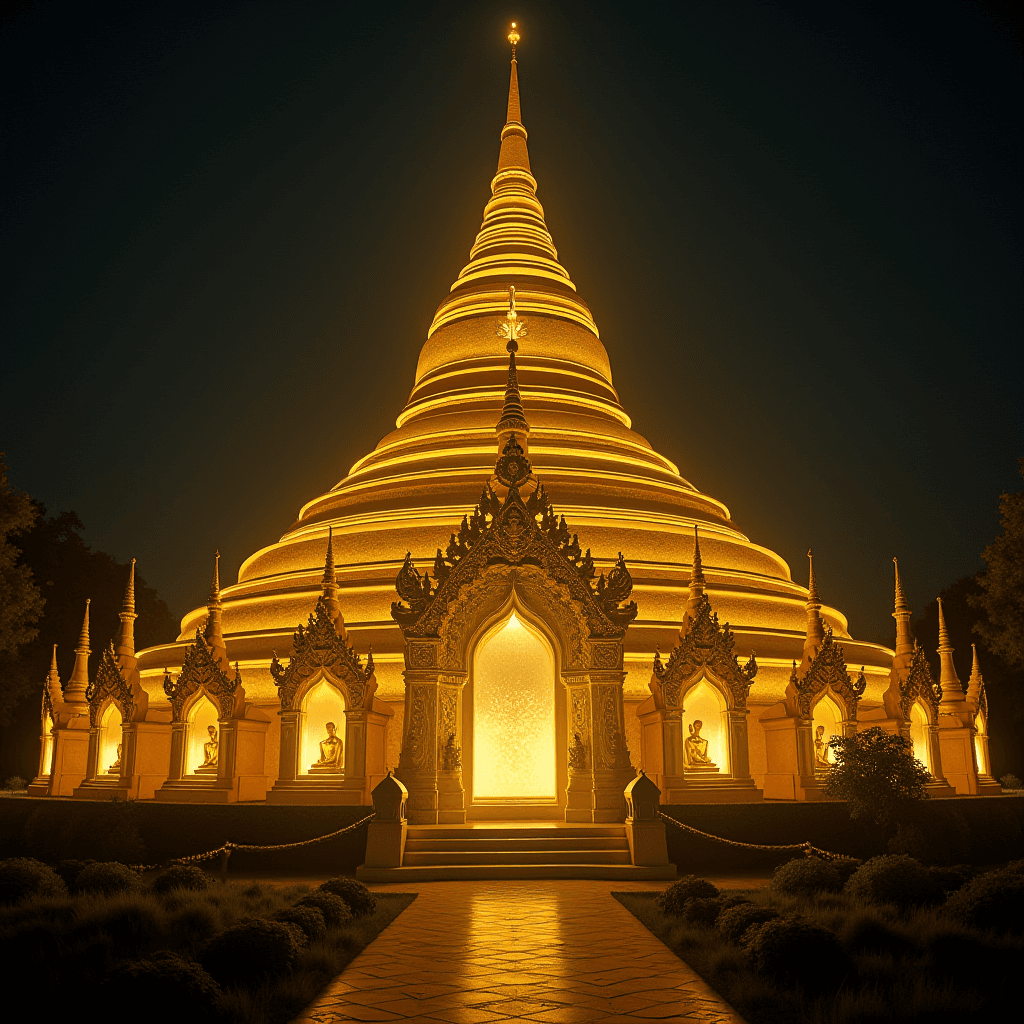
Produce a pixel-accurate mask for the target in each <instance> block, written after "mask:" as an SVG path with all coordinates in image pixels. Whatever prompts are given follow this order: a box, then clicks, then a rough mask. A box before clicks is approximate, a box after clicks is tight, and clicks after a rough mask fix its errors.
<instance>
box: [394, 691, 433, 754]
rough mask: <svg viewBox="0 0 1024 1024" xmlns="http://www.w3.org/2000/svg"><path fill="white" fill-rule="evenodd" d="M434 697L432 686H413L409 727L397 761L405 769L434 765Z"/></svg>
mask: <svg viewBox="0 0 1024 1024" xmlns="http://www.w3.org/2000/svg"><path fill="white" fill-rule="evenodd" d="M435 699H436V698H435V690H434V687H432V686H413V688H412V698H411V700H410V710H409V727H408V729H407V731H406V734H405V746H403V747H402V756H401V760H400V762H399V764H400V766H401V767H402V768H404V769H406V770H407V771H414V772H425V771H429V770H430V769H431V768H433V767H434V747H435V744H436V740H435V736H436V727H435V707H436V705H435Z"/></svg>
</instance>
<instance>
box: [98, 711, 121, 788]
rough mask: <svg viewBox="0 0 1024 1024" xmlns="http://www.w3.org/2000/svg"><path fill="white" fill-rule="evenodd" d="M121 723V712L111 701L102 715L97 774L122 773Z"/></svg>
mask: <svg viewBox="0 0 1024 1024" xmlns="http://www.w3.org/2000/svg"><path fill="white" fill-rule="evenodd" d="M121 724H122V719H121V712H120V711H119V710H118V708H117V705H116V704H115V703H114V702H113V701H111V702H110V703H109V704H108V705H107V707H106V709H105V710H104V711H103V713H102V714H101V715H100V728H99V743H98V746H97V749H98V757H97V759H96V762H97V763H96V774H97V775H119V774H120V771H121V765H120V761H121V756H120V752H119V750H118V748H119V747H120V746H121ZM115 765H117V767H116V768H114V766H115ZM111 768H114V771H111Z"/></svg>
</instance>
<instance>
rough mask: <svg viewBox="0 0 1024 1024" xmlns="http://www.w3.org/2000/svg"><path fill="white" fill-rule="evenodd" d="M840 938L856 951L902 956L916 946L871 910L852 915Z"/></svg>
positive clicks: (846, 945)
mask: <svg viewBox="0 0 1024 1024" xmlns="http://www.w3.org/2000/svg"><path fill="white" fill-rule="evenodd" d="M839 938H840V941H841V942H842V944H843V945H844V946H845V947H846V948H847V949H849V950H851V951H852V952H854V953H889V954H891V955H892V956H894V957H901V956H904V955H906V954H907V953H909V952H911V950H913V948H914V943H913V942H911V940H910V939H908V938H907V937H906V935H904V934H903V933H902V932H899V931H897V930H896V929H895V928H893V927H892V926H891V925H889V924H888V923H887V922H885V921H883V920H881V918H879V917H877V916H876V915H875V914H873V913H871V912H868V913H859V914H854V915H853V916H852V917H850V918H849V919H848V920H847V921H846V922H845V923H844V925H843V927H842V930H841V931H840V933H839Z"/></svg>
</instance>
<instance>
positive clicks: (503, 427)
mask: <svg viewBox="0 0 1024 1024" xmlns="http://www.w3.org/2000/svg"><path fill="white" fill-rule="evenodd" d="M497 333H498V337H500V338H508V344H507V345H506V346H505V348H506V350H507V351H508V381H507V383H506V384H505V404H504V406H503V407H502V410H501V418H500V419H499V420H498V423H497V425H496V426H495V428H494V432H495V433H496V434H497V435H498V451H499V453H500V452H501V451H502V449H503V447H504V444H505V442H506V441H507V440H508V436H509V434H516V435H521V436H522V439H523V450H524V451H526V450H527V447H528V444H527V438H528V435H529V433H530V425H529V423H527V422H526V410H525V409H524V408H523V399H522V396H521V395H520V393H519V374H518V372H517V370H516V352H517V351H518V350H519V343H518V341H517V339H518V338H521V337H523V336H524V335H525V334H526V324H525V323H524V322H523V321H521V320H520V319H519V317H518V315H517V313H516V289H515V285H511V284H510V285H509V286H508V313H507V314H506V316H505V322H504V323H503V324H501V326H500V327H499V328H498V332H497Z"/></svg>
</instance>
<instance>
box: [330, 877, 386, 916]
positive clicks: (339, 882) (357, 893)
mask: <svg viewBox="0 0 1024 1024" xmlns="http://www.w3.org/2000/svg"><path fill="white" fill-rule="evenodd" d="M319 890H320V892H329V893H331V894H332V895H333V896H340V897H341V898H342V899H343V900H344V901H345V902H346V903H347V904H348V909H349V910H351V911H352V916H353V917H362V916H363V915H364V914H372V913H373V912H374V911H375V910H376V909H377V897H376V896H374V895H373V893H372V892H370V890H369V889H367V888H366V886H365V885H363V883H362V882H357V881H356V880H355V879H354V878H330V879H328V880H327V881H326V882H324V884H323V885H321V886H319Z"/></svg>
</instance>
